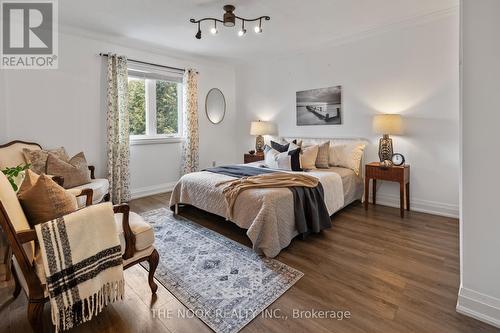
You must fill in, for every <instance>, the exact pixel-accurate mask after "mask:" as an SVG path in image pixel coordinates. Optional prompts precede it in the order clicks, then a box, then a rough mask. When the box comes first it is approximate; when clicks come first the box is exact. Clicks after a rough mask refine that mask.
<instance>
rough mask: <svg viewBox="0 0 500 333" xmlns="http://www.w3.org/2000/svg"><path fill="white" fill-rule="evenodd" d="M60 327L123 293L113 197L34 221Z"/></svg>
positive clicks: (78, 321)
mask: <svg viewBox="0 0 500 333" xmlns="http://www.w3.org/2000/svg"><path fill="white" fill-rule="evenodd" d="M35 229H36V233H37V237H38V241H39V243H40V251H41V254H42V259H43V266H44V269H45V276H46V277H47V290H48V292H49V298H50V305H51V311H52V322H53V323H54V325H55V327H56V332H59V331H60V330H67V329H70V328H72V327H74V326H77V325H79V324H81V323H83V322H86V321H89V320H90V319H91V318H92V317H93V316H94V315H97V314H98V313H99V312H101V310H102V309H103V308H104V307H105V306H106V305H108V304H109V303H111V302H115V301H117V300H119V299H122V298H123V294H124V279H123V263H122V254H121V247H120V241H119V239H118V232H117V230H116V224H115V220H114V216H113V208H112V206H111V204H110V203H104V204H100V205H95V206H90V207H87V208H85V209H82V210H79V211H77V212H75V213H72V214H69V215H66V216H64V217H61V218H58V219H55V220H52V221H49V222H45V223H42V224H39V225H36V226H35Z"/></svg>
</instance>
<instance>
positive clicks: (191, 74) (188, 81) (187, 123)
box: [181, 69, 200, 175]
mask: <svg viewBox="0 0 500 333" xmlns="http://www.w3.org/2000/svg"><path fill="white" fill-rule="evenodd" d="M183 114H184V121H183V124H184V129H183V136H184V141H183V144H182V165H181V173H182V174H183V175H185V174H187V173H190V172H195V171H198V166H199V161H198V144H199V141H200V138H199V134H198V72H197V71H196V70H194V69H188V70H186V72H185V73H184V112H183Z"/></svg>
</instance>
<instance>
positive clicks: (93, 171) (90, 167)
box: [89, 165, 95, 179]
mask: <svg viewBox="0 0 500 333" xmlns="http://www.w3.org/2000/svg"><path fill="white" fill-rule="evenodd" d="M89 170H90V178H91V179H95V166H93V165H89Z"/></svg>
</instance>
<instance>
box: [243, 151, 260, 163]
mask: <svg viewBox="0 0 500 333" xmlns="http://www.w3.org/2000/svg"><path fill="white" fill-rule="evenodd" d="M262 160H264V153H255V154H245V155H244V157H243V161H244V163H245V164H247V163H252V162H258V161H262Z"/></svg>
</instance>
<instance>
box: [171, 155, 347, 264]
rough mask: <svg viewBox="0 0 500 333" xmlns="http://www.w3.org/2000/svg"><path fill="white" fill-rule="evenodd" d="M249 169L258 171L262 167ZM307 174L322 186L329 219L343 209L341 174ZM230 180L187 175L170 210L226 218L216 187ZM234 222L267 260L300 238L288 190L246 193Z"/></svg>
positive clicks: (207, 174)
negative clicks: (184, 207) (188, 208)
mask: <svg viewBox="0 0 500 333" xmlns="http://www.w3.org/2000/svg"><path fill="white" fill-rule="evenodd" d="M246 165H247V166H254V167H257V166H258V165H259V163H251V164H246ZM307 174H308V175H311V176H314V177H317V178H318V179H319V181H320V182H321V184H322V186H323V190H324V194H325V196H324V197H325V204H326V207H327V209H328V213H329V214H330V215H332V214H333V213H335V212H336V211H338V210H339V209H341V208H342V207H344V192H343V185H342V179H341V177H340V175H339V174H337V173H336V172H333V171H328V170H313V171H310V172H307ZM229 179H233V177H229V176H225V175H221V174H216V173H212V172H208V171H201V172H193V173H190V174H187V175H184V176H183V177H182V178H181V179H180V180H179V181H178V182H177V184H176V185H175V188H174V190H173V192H172V196H171V198H170V206H173V205H175V204H189V205H192V206H195V207H197V208H199V209H202V210H205V211H207V212H210V213H213V214H216V215H219V216H222V217H225V213H226V203H225V200H224V195H223V193H222V189H223V187H216V186H215V185H216V184H217V183H219V182H221V181H225V180H229ZM232 222H234V223H236V224H237V225H238V226H239V227H241V228H244V229H247V236H248V237H249V238H250V240H251V241H252V244H253V249H254V251H256V252H257V253H259V254H264V255H265V256H267V257H271V258H272V257H275V256H277V255H278V254H279V252H280V251H281V250H282V249H283V248H285V247H287V246H288V245H289V244H290V242H291V240H292V239H293V238H294V237H295V236H297V234H298V232H297V230H296V228H295V219H294V213H293V194H292V192H291V191H290V190H289V189H287V188H267V189H249V190H246V191H243V192H242V193H240V195H239V196H238V198H237V199H236V203H235V205H234V217H233V219H232Z"/></svg>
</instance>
